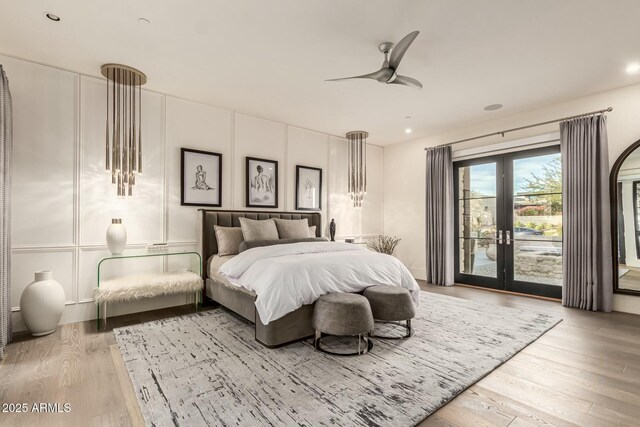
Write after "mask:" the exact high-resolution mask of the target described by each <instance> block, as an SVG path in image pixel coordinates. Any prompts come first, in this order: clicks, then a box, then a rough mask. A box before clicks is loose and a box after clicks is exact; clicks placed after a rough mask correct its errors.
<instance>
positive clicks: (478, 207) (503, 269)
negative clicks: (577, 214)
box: [454, 146, 562, 298]
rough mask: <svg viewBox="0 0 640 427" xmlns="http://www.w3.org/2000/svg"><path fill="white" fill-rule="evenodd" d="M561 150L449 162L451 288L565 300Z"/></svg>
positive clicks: (543, 150)
mask: <svg viewBox="0 0 640 427" xmlns="http://www.w3.org/2000/svg"><path fill="white" fill-rule="evenodd" d="M561 170H562V168H561V163H560V148H559V147H557V146H554V147H545V148H540V149H535V150H527V151H519V152H515V153H507V154H501V155H498V156H491V157H482V158H478V159H472V160H463V161H458V162H454V191H455V198H456V203H455V208H454V211H455V236H456V239H455V253H456V257H455V281H456V282H457V283H466V284H471V285H478V286H483V287H488V288H494V289H501V290H508V291H513V292H520V293H526V294H532V295H540V296H546V297H552V298H561V296H562V175H561Z"/></svg>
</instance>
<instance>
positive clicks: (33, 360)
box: [0, 283, 640, 427]
mask: <svg viewBox="0 0 640 427" xmlns="http://www.w3.org/2000/svg"><path fill="white" fill-rule="evenodd" d="M421 286H422V287H423V289H424V290H426V291H428V292H434V293H439V294H445V295H450V296H455V297H459V298H467V299H473V300H475V301H481V302H484V303H486V304H489V305H503V306H508V307H516V308H522V309H528V310H538V311H544V312H551V313H554V314H557V315H560V316H562V317H563V319H564V321H563V322H562V323H560V324H559V325H558V326H556V327H555V328H554V329H552V330H551V331H549V332H548V333H547V334H545V335H544V336H542V337H541V338H540V339H539V340H537V341H536V342H534V343H533V344H532V345H530V346H529V347H527V348H525V349H524V350H523V351H522V352H520V353H519V354H517V355H516V356H514V357H513V358H512V359H511V360H509V361H508V362H507V363H505V364H504V365H502V366H500V367H499V368H498V369H496V370H495V371H494V372H492V373H491V374H489V375H488V376H487V377H485V378H484V379H482V380H481V381H479V382H478V383H477V384H475V385H473V386H472V387H470V388H469V389H468V390H466V391H465V392H463V393H462V394H460V395H459V396H458V397H456V398H455V399H454V400H453V401H451V402H450V403H449V404H448V405H446V406H444V407H442V408H441V409H440V410H438V411H437V412H436V413H434V414H433V415H432V416H430V417H429V418H427V419H426V420H424V421H423V422H422V423H421V424H420V426H432V425H436V426H510V427H529V426H541V425H544V426H612V425H620V426H639V425H640V316H635V315H631V314H624V313H590V312H584V311H580V310H572V309H566V308H564V307H562V306H561V305H560V304H559V303H557V302H552V301H545V300H540V299H535V298H527V297H523V296H517V295H510V294H503V293H497V292H489V291H485V290H480V289H475V288H469V287H462V286H454V287H451V288H441V287H436V286H431V285H426V284H424V283H421ZM638 302H639V303H640V298H639V301H638ZM425 303H427V304H428V300H427V301H425ZM192 311H193V306H183V307H174V308H169V309H163V310H157V311H153V312H146V313H137V314H133V315H127V316H120V317H117V318H112V319H110V320H109V328H108V329H107V330H104V331H99V332H98V331H97V330H96V327H95V322H93V321H92V322H81V323H73V324H67V325H63V326H61V327H60V328H58V330H57V331H56V332H55V333H54V334H52V335H49V336H47V337H42V338H39V339H33V338H31V337H28V336H25V335H23V336H22V337H20V338H18V339H16V341H15V342H14V343H12V344H10V345H9V348H8V352H7V357H6V358H5V360H4V361H2V362H0V403H28V404H29V406H31V405H32V404H33V403H41V402H44V403H59V404H60V405H62V404H64V403H70V404H71V412H69V413H27V414H16V413H14V414H8V413H0V426H67V427H68V426H89V425H93V426H138V425H143V420H142V416H141V414H140V411H139V408H138V403H137V400H136V396H135V395H134V391H133V387H132V385H131V381H130V379H129V376H128V374H127V372H126V368H125V366H124V363H123V361H122V358H121V356H120V352H119V350H118V347H117V345H116V343H115V338H114V336H113V333H112V332H111V330H110V329H111V328H114V327H119V326H124V325H128V324H135V323H140V322H146V321H150V320H154V319H160V318H166V317H172V316H177V315H181V314H186V313H190V312H192Z"/></svg>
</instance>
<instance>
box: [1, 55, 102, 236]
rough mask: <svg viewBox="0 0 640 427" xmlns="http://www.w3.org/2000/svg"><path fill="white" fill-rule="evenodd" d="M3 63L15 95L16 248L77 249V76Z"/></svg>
mask: <svg viewBox="0 0 640 427" xmlns="http://www.w3.org/2000/svg"><path fill="white" fill-rule="evenodd" d="M0 60H1V61H2V64H3V66H4V68H5V70H6V72H7V75H8V76H9V82H10V83H9V84H10V89H11V93H12V96H13V120H14V123H13V125H14V144H13V146H14V159H13V194H12V195H13V200H12V203H13V206H12V210H13V215H12V218H13V221H12V244H13V246H14V247H31V246H40V245H50V246H51V245H73V244H74V243H75V236H74V211H75V209H74V190H75V188H74V187H75V180H76V177H75V169H74V165H75V161H76V127H77V109H78V106H77V93H78V81H79V76H78V75H77V74H73V73H69V72H66V71H61V70H57V69H55V68H50V67H45V66H42V65H36V64H31V63H28V62H24V61H18V60H14V59H11V58H4V57H3V58H2V59H0ZM103 133H104V132H103Z"/></svg>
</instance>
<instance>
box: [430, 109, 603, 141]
mask: <svg viewBox="0 0 640 427" xmlns="http://www.w3.org/2000/svg"><path fill="white" fill-rule="evenodd" d="M610 111H613V107H608V108H605V109H604V110H597V111H591V112H590V113H583V114H576V115H575V116H568V117H562V118H560V119H555V120H549V121H546V122H540V123H535V124H532V125H527V126H520V127H517V128H512V129H507V130H501V131H499V132H493V133H487V134H485V135H480V136H474V137H473V138H466V139H461V140H459V141H454V142H448V143H446V144H441V145H437V146H436V147H446V146H447V145H453V144H460V143H461V142H467V141H473V140H476V139H482V138H487V137H490V136H496V135H501V136H503V137H504V134H505V133H509V132H516V131H519V130H523V129H529V128H534V127H537V126H544V125H548V124H551V123H558V122H564V121H565V120H571V119H577V118H579V117H587V116H593V115H596V114H602V113H608V112H610ZM429 148H434V147H425V148H424V149H425V151H426V150H428V149H429Z"/></svg>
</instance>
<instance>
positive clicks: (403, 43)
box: [326, 31, 422, 89]
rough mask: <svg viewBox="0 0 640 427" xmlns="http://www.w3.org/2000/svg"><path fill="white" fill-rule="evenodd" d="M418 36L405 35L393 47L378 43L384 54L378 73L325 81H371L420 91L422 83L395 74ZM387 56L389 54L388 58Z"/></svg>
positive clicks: (414, 34) (415, 33) (388, 43)
mask: <svg viewBox="0 0 640 427" xmlns="http://www.w3.org/2000/svg"><path fill="white" fill-rule="evenodd" d="M418 34H420V31H414V32H412V33H409V34H407V35H406V36H404V38H403V39H402V40H400V41H399V42H398V44H397V45H394V44H393V43H391V42H384V43H380V45H379V46H378V50H379V51H380V52H382V53H383V54H384V62H383V63H382V68H380V69H379V70H378V71H375V72H373V73H370V74H363V75H361V76H353V77H343V78H341V79H329V80H326V81H327V82H335V81H338V80H350V79H373V80H377V81H378V82H380V83H387V84H396V85H405V86H411V87H415V88H418V89H422V83H420V82H419V81H418V80H416V79H414V78H411V77H407V76H401V75H400V74H398V72H397V71H398V66H399V65H400V61H402V58H403V57H404V54H405V53H406V52H407V49H409V46H411V43H413V41H414V40H415V39H416V37H418ZM389 54H391V56H390V57H389Z"/></svg>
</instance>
